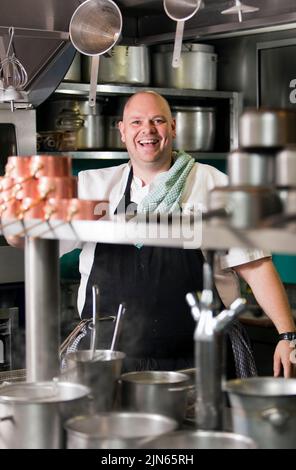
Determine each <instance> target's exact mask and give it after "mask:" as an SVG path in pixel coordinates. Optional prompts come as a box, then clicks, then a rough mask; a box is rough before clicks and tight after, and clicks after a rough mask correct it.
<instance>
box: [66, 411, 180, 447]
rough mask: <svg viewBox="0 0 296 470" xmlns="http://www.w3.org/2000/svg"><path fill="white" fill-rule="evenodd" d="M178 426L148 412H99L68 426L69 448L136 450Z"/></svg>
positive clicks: (67, 423)
mask: <svg viewBox="0 0 296 470" xmlns="http://www.w3.org/2000/svg"><path fill="white" fill-rule="evenodd" d="M176 427H177V423H176V422H175V421H174V420H173V419H170V418H167V417H165V416H161V415H158V414H148V413H123V412H118V413H115V412H114V413H99V414H96V415H95V416H78V417H76V418H73V419H70V420H68V421H67V422H66V424H65V429H66V431H67V449H135V448H138V447H139V446H140V445H144V444H145V442H146V441H148V439H151V438H152V437H155V436H159V435H160V434H164V433H167V432H170V431H173V430H174V429H175V428H176Z"/></svg>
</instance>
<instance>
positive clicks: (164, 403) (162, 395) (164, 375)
mask: <svg viewBox="0 0 296 470" xmlns="http://www.w3.org/2000/svg"><path fill="white" fill-rule="evenodd" d="M189 381H190V379H189V377H188V375H185V374H181V373H180V372H171V371H169V372H167V371H140V372H129V373H127V374H123V375H121V377H120V383H121V404H122V407H123V409H125V410H128V411H139V412H145V413H158V414H162V415H165V416H169V417H171V418H173V419H175V420H176V421H178V423H179V424H181V423H182V421H183V419H184V417H185V414H186V408H187V394H188V390H189Z"/></svg>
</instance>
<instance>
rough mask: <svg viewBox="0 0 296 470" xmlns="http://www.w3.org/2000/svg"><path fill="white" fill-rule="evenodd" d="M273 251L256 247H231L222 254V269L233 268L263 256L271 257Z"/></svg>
mask: <svg viewBox="0 0 296 470" xmlns="http://www.w3.org/2000/svg"><path fill="white" fill-rule="evenodd" d="M270 257H271V253H270V252H269V251H265V250H260V249H258V250H256V249H254V248H252V249H251V248H230V250H229V251H228V253H227V254H226V255H223V256H221V258H220V266H221V268H222V269H227V268H232V267H234V266H239V265H241V264H245V263H251V262H252V261H256V260H258V259H261V258H270Z"/></svg>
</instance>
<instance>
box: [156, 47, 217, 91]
mask: <svg viewBox="0 0 296 470" xmlns="http://www.w3.org/2000/svg"><path fill="white" fill-rule="evenodd" d="M172 59H173V45H161V46H159V47H158V48H157V49H156V50H155V52H154V53H153V54H152V72H153V83H154V85H155V86H160V87H166V88H167V87H173V88H193V89H195V90H215V89H216V87H217V54H215V53H214V47H213V46H209V45H207V44H186V43H185V44H183V46H182V52H181V62H180V65H179V67H178V68H172Z"/></svg>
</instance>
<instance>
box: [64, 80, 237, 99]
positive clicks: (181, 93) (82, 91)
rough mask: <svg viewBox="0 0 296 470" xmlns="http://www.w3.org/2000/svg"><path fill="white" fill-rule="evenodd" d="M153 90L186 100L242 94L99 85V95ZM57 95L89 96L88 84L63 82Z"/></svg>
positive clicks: (230, 97)
mask: <svg viewBox="0 0 296 470" xmlns="http://www.w3.org/2000/svg"><path fill="white" fill-rule="evenodd" d="M148 88H149V90H153V91H156V92H157V93H160V94H161V95H164V96H167V97H184V98H187V97H188V98H212V99H238V98H239V97H240V96H241V94H240V93H238V92H230V91H216V90H192V89H183V88H182V89H179V88H156V87H150V86H145V87H142V86H132V85H109V84H105V85H97V94H99V95H117V96H118V95H122V96H124V95H133V94H134V93H137V92H138V91H142V90H147V89H148ZM55 93H62V94H66V95H78V96H88V95H89V84H88V83H74V82H62V83H61V84H60V85H59V87H58V88H57V89H56V91H55Z"/></svg>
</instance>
